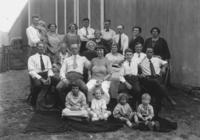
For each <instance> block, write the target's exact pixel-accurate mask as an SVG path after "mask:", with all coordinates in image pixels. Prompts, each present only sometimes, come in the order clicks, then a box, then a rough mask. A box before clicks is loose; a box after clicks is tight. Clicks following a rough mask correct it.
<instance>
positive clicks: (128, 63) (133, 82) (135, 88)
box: [119, 49, 141, 107]
mask: <svg viewBox="0 0 200 140" xmlns="http://www.w3.org/2000/svg"><path fill="white" fill-rule="evenodd" d="M125 57H126V60H125V61H124V63H123V64H122V67H121V70H120V81H121V84H120V86H119V92H125V93H129V94H131V95H132V96H133V100H134V102H133V104H132V106H133V107H136V102H137V101H138V100H139V99H140V93H141V89H140V85H139V81H138V76H137V75H138V63H137V62H136V61H133V59H132V57H133V52H132V50H131V49H127V50H126V51H125Z"/></svg>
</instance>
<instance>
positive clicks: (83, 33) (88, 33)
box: [78, 18, 94, 54]
mask: <svg viewBox="0 0 200 140" xmlns="http://www.w3.org/2000/svg"><path fill="white" fill-rule="evenodd" d="M78 35H79V36H80V39H81V48H80V54H82V52H84V51H85V50H86V43H87V41H89V40H90V39H93V38H94V29H93V28H90V27H89V19H88V18H84V19H83V27H82V28H81V29H79V30H78Z"/></svg>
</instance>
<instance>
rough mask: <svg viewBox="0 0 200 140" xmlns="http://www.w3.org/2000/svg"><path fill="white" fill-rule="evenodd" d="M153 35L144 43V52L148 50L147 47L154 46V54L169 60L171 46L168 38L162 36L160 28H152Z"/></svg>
mask: <svg viewBox="0 0 200 140" xmlns="http://www.w3.org/2000/svg"><path fill="white" fill-rule="evenodd" d="M151 35H152V37H150V38H148V39H147V40H146V41H145V43H144V47H143V52H146V49H147V48H149V47H152V48H153V49H154V55H157V56H160V57H161V58H162V59H163V60H169V59H170V52H169V48H168V45H167V42H166V40H165V39H164V38H162V37H160V29H159V28H157V27H153V28H152V29H151Z"/></svg>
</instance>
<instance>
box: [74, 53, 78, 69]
mask: <svg viewBox="0 0 200 140" xmlns="http://www.w3.org/2000/svg"><path fill="white" fill-rule="evenodd" d="M77 66H78V65H77V62H76V55H74V60H73V68H74V69H76V68H77Z"/></svg>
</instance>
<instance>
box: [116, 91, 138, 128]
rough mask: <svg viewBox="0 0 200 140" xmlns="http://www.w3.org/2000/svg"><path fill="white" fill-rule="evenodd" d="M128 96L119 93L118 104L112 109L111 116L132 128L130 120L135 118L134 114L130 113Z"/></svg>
mask: <svg viewBox="0 0 200 140" xmlns="http://www.w3.org/2000/svg"><path fill="white" fill-rule="evenodd" d="M127 101H128V96H127V94H125V93H120V94H119V96H118V104H117V105H116V107H115V108H114V111H113V116H114V118H117V119H119V120H121V121H124V122H126V124H127V125H128V126H129V127H132V126H133V124H132V122H131V120H132V118H133V117H134V116H135V112H133V111H132V109H131V107H130V105H129V104H128V103H127Z"/></svg>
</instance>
